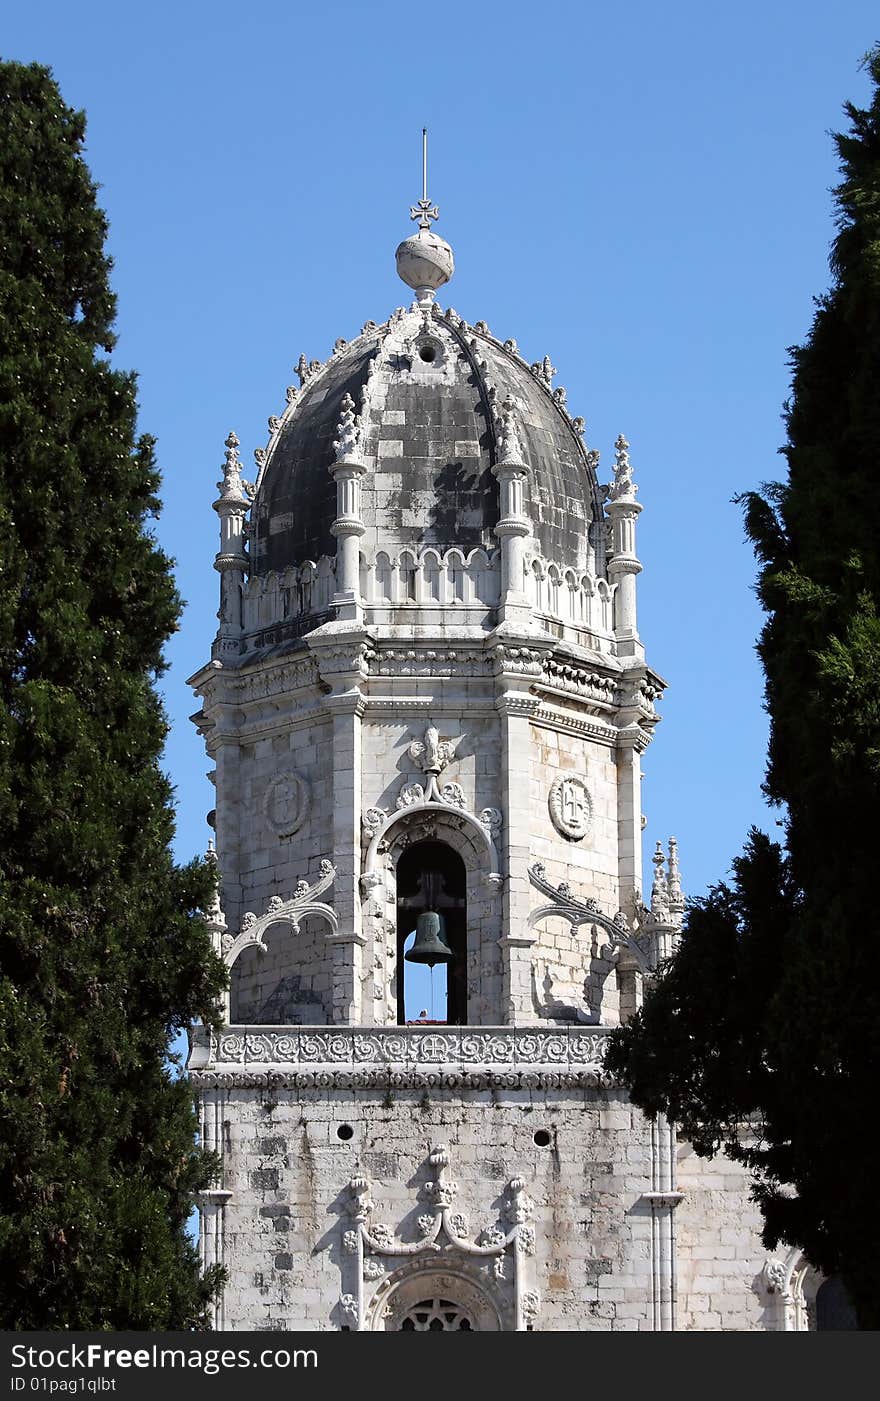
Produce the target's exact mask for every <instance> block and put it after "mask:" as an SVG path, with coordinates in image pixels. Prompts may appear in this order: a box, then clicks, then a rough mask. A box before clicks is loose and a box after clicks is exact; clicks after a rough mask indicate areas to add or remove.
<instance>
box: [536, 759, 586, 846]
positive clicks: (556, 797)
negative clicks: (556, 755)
mask: <svg viewBox="0 0 880 1401" xmlns="http://www.w3.org/2000/svg"><path fill="white" fill-rule="evenodd" d="M547 806H548V807H549V809H550V817H551V820H552V822H553V826H554V827H555V828H556V830H557V832H561V833H562V835H563V837H567V838H568V839H569V841H573V842H580V841H583V839H584V837H586V836H588V835H589V832H590V828H591V826H592V822H593V800H592V798H591V797H590V791H589V789H588V788H587V785H586V783H584V780H583V779H582V778H580V777H579V776H578V775H577V774H573V773H569V774H564V775H562V777H560V778H557V779H556V781H555V783H553V785H552V786H551V788H550V794H549V797H548V799H547Z"/></svg>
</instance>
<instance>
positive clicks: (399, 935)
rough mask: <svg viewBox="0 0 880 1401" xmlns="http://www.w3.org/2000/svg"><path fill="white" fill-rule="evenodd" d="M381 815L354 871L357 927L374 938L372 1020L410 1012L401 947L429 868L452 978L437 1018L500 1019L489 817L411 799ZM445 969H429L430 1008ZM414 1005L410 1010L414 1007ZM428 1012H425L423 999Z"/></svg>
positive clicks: (496, 879) (497, 907)
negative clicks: (360, 868) (360, 902)
mask: <svg viewBox="0 0 880 1401" xmlns="http://www.w3.org/2000/svg"><path fill="white" fill-rule="evenodd" d="M372 811H374V812H375V811H376V810H375V809H374V810H372ZM381 819H382V825H381V829H380V830H375V831H374V832H373V833H372V834H370V835H371V836H372V840H371V842H370V845H369V848H368V851H367V858H366V862H365V865H366V871H365V873H364V875H363V876H362V878H361V885H362V889H363V892H364V896H365V900H364V931H365V933H366V934H367V937H368V939H369V940H371V942H372V945H373V958H372V960H371V964H372V969H373V979H372V999H373V1008H372V1020H373V1022H374V1023H375V1024H377V1025H389V1024H394V1023H400V1022H401V1021H405V1020H407V1015H406V1013H407V1008H406V1001H405V986H406V973H405V966H406V965H405V964H404V960H403V948H404V944H405V943H406V938H407V936H408V934H409V933H410V932H411V931H412V930H413V929H414V928H415V924H416V916H417V915H418V913H419V909H417V908H416V905H417V904H418V902H419V900H420V898H421V896H420V894H419V888H420V886H422V887H424V884H425V876H426V875H427V874H428V873H430V872H432V871H433V872H436V873H437V875H438V876H439V885H440V890H439V903H440V906H441V909H440V912H441V913H442V914H443V916H444V919H445V920H446V921H447V930H448V933H449V936H451V937H450V945H451V947H452V948H453V951H454V952H455V953H456V954H457V959H456V962H455V963H454V964H453V965H452V969H451V974H450V976H449V986H450V990H451V999H450V1003H449V1005H448V1007H447V1009H446V1010H445V1012H444V1013H443V1015H442V1016H441V1018H438V1019H443V1018H444V1017H445V1019H446V1020H448V1021H450V1022H455V1023H460V1024H464V1023H467V1024H468V1025H471V1026H497V1025H498V1024H499V1023H500V1022H501V1021H502V1020H503V1016H502V962H501V949H500V947H499V943H498V941H499V938H500V936H501V901H500V899H499V891H500V886H501V878H500V876H499V875H498V871H497V854H496V851H495V844H494V841H493V838H492V833H491V832H490V830H489V827H488V825H487V824H486V823H484V822H481V821H479V820H478V819H477V818H475V817H473V816H472V815H471V814H469V813H467V812H464V811H462V810H461V809H460V808H458V807H455V806H452V805H447V804H445V803H438V802H431V803H418V804H416V805H413V806H412V807H411V808H409V809H405V810H403V811H398V812H396V813H395V814H394V815H393V816H391V817H387V815H386V814H385V813H382V814H381ZM429 883H430V882H429ZM420 908H426V906H425V905H422V906H421V907H420ZM367 966H368V967H369V966H370V963H368V964H367ZM438 974H439V977H438ZM444 977H445V975H444V974H443V972H442V970H441V969H440V967H439V965H438V966H437V967H436V968H435V970H434V980H435V1007H437V1008H439V1007H441V1005H442V1004H441V1001H440V999H439V998H437V994H436V989H437V988H440V987H442V986H443V979H444ZM422 1006H423V1007H424V1006H425V1004H424V1003H423V1004H422ZM409 1010H410V1012H411V1011H412V1005H411V1004H410V1009H409ZM420 1010H421V1008H416V1009H415V1011H416V1014H417V1013H418V1011H420ZM427 1010H428V1012H429V1015H430V1007H428V1009H427ZM364 1011H365V1012H366V1011H367V1008H366V1006H365V1007H364ZM409 1019H410V1020H412V1019H413V1018H412V1016H410V1017H409Z"/></svg>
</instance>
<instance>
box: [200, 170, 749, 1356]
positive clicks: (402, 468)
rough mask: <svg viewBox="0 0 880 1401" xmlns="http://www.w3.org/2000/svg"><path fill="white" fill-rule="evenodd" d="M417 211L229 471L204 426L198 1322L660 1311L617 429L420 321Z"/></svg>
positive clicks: (662, 1178)
mask: <svg viewBox="0 0 880 1401" xmlns="http://www.w3.org/2000/svg"><path fill="white" fill-rule="evenodd" d="M437 214H438V211H437V209H436V207H435V206H434V205H433V204H432V203H431V201H430V200H429V199H428V195H427V184H426V182H425V183H423V190H422V199H421V200H420V201H419V202H418V203H417V204H416V206H415V207H414V208H413V210H412V216H413V218H414V219H415V220H416V221H417V224H418V228H417V231H416V233H415V234H414V235H412V236H411V237H409V238H407V239H405V240H404V242H403V243H401V245H400V247H399V248H398V250H397V269H398V272H399V275H400V277H401V278H402V279H403V281H404V282H405V283H406V284H407V286H408V287H409V288H410V289H411V290H412V292H413V300H412V302H411V304H410V305H408V306H407V307H400V308H398V309H397V310H396V311H394V312H393V313H392V314H391V315H390V317H388V319H387V320H386V321H384V322H383V323H381V324H377V323H375V322H373V321H367V322H366V323H365V325H364V326H363V327H362V329H361V331H360V332H359V334H358V335H356V336H355V337H354V338H353V339H352V340H350V341H347V340H344V339H341V338H340V339H338V340H337V341H336V342H335V345H334V347H333V352H332V354H331V355H330V357H329V359H328V360H327V361H326V362H321V361H318V360H308V359H307V358H306V356H304V355H303V356H301V357H300V359H299V363H298V365H297V376H298V381H299V383H298V384H297V385H294V386H291V387H290V388H288V389H287V392H286V405H285V407H284V409H283V411H282V412H281V413H280V414H279V415H277V416H276V415H273V416H272V417H271V418H270V419H269V435H270V436H269V441H268V445H267V446H266V447H265V448H261V449H258V450H257V452H256V453H255V458H256V480H255V483H254V485H253V486H251V485H249V484H248V483H247V482H246V481H245V480H244V478H243V475H242V467H241V463H240V460H239V443H238V439H237V438H236V436H235V434H234V433H231V434H230V435H229V437H228V438H227V440H226V457H225V463H224V467H223V479H222V481H221V483H220V487H219V492H220V494H219V497H218V499H217V500H216V502H215V503H214V505H215V510H216V511H217V513H218V515H219V517H220V526H221V542H220V551H219V553H218V555H217V559H216V562H215V563H216V568H217V570H218V571H219V573H220V582H221V602H220V613H219V619H220V623H219V629H218V633H217V637H216V640H215V642H214V647H213V651H212V659H211V660H210V661H209V662H208V663H207V665H205V666H204V667H203V668H202V669H201V670H200V671H198V672H197V673H196V675H195V676H194V677H193V678H192V683H191V684H192V685H193V686H194V688H195V690H196V692H197V694H198V695H199V697H200V699H201V709H200V711H199V713H198V715H196V716H195V717H194V718H195V720H196V723H197V724H198V726H199V728H200V730H201V732H202V734H203V735H204V737H205V742H206V745H207V749H208V752H209V754H210V756H211V759H212V761H213V763H214V765H215V770H214V780H215V783H216V794H217V802H216V848H217V861H218V866H219V875H220V890H221V897H220V902H219V904H218V907H217V908H216V909H215V910H214V912H213V913H212V916H211V928H212V931H213V933H214V937H215V939H216V942H217V947H218V949H219V950H220V952H221V953H222V954H223V956H224V958H225V960H226V962H227V964H228V965H229V968H230V978H231V985H230V991H229V998H228V1006H227V1008H226V1013H225V1016H226V1024H225V1025H224V1026H223V1028H222V1030H221V1031H220V1032H219V1033H218V1034H211V1035H208V1034H206V1033H205V1032H204V1031H202V1030H198V1029H197V1030H196V1032H195V1033H194V1037H193V1046H192V1053H191V1056H190V1061H189V1069H190V1073H191V1076H192V1080H193V1083H194V1086H195V1087H196V1089H197V1091H198V1093H199V1096H200V1101H201V1105H202V1124H203V1134H204V1141H205V1143H206V1145H207V1146H208V1147H210V1148H214V1149H216V1150H217V1151H218V1152H219V1153H220V1154H221V1156H222V1160H223V1176H222V1180H221V1182H220V1183H219V1184H218V1186H217V1187H216V1188H215V1189H214V1190H213V1191H212V1192H209V1193H206V1194H205V1196H204V1200H203V1204H202V1249H203V1255H204V1259H205V1262H206V1264H210V1263H213V1262H214V1261H218V1262H221V1263H223V1264H224V1265H225V1266H226V1269H227V1271H228V1274H229V1283H228V1285H227V1287H226V1290H225V1294H224V1297H223V1299H222V1301H221V1303H220V1304H219V1305H218V1311H217V1324H218V1326H223V1327H227V1328H233V1329H235V1328H240V1329H251V1328H267V1329H299V1328H306V1329H319V1330H321V1329H350V1330H392V1331H393V1330H398V1329H400V1330H407V1331H409V1330H416V1331H418V1330H423V1331H438V1330H440V1331H451V1330H457V1329H463V1330H480V1329H493V1330H511V1331H514V1330H522V1331H528V1330H554V1329H555V1330H560V1329H561V1330H566V1329H584V1328H597V1329H608V1328H661V1329H662V1328H671V1327H672V1326H674V1323H675V1309H676V1284H675V1281H676V1269H677V1264H676V1261H677V1260H678V1261H679V1265H680V1264H681V1258H683V1257H681V1251H680V1249H679V1247H678V1246H677V1244H676V1212H677V1210H678V1209H679V1203H680V1202H681V1200H682V1193H681V1191H680V1190H679V1187H678V1184H677V1183H676V1179H675V1143H674V1139H673V1135H672V1133H671V1131H670V1130H669V1128H668V1127H667V1126H666V1125H664V1124H663V1123H659V1124H654V1125H651V1124H649V1123H648V1122H647V1121H645V1120H644V1119H642V1117H641V1116H640V1115H639V1114H638V1113H637V1112H636V1111H634V1110H633V1109H631V1108H630V1106H629V1105H628V1103H627V1099H626V1095H625V1093H624V1092H623V1091H622V1090H621V1089H620V1088H619V1087H617V1086H615V1085H613V1084H610V1083H609V1082H608V1081H607V1079H606V1078H605V1077H604V1076H603V1072H602V1054H603V1044H604V1040H605V1037H606V1035H607V1031H608V1029H609V1028H610V1027H613V1026H615V1025H617V1024H618V1023H619V1022H620V1020H621V1019H623V1018H626V1017H628V1016H630V1015H631V1014H632V1013H633V1012H634V1010H635V1009H636V1008H637V1007H638V1005H639V1001H640V998H641V995H642V987H643V983H644V979H645V978H646V977H650V975H651V971H652V969H654V968H655V967H656V964H657V962H658V960H659V959H660V958H662V957H663V956H665V955H666V954H667V953H669V952H670V951H671V948H672V945H673V941H674V938H675V933H676V929H677V927H678V925H679V922H680V919H681V913H682V910H683V905H684V902H683V897H682V892H681V882H680V877H679V868H678V857H677V851H676V847H675V843H674V841H673V842H670V843H669V846H668V850H664V848H663V847H662V846H661V845H660V844H659V843H658V845H657V850H656V854H655V857H654V876H653V885H652V891H651V893H650V895H649V896H648V898H647V901H646V900H645V899H644V898H643V886H642V869H641V828H642V817H641V801H640V761H641V755H642V754H643V752H644V750H645V748H646V747H647V745H648V744H649V742H650V740H651V736H652V732H653V729H654V726H655V724H656V721H657V715H656V712H655V708H654V703H655V700H656V699H657V697H658V696H659V695H660V693H661V692H662V690H663V688H664V682H663V680H662V679H661V678H660V676H659V675H658V674H657V673H656V672H655V671H654V670H653V669H652V668H651V667H650V666H649V665H648V663H647V661H646V659H645V651H644V647H643V645H642V642H641V639H640V636H639V631H638V621H637V607H636V603H637V579H638V574H639V571H640V569H641V565H640V563H639V559H638V555H637V551H636V527H637V521H638V516H639V512H640V510H641V505H640V503H639V502H638V501H637V499H636V490H637V489H636V486H635V484H634V480H633V468H632V464H631V461H630V456H629V445H628V444H627V442H626V440H625V439H624V438H623V437H619V438H618V439H617V443H616V446H615V453H614V458H613V468H612V471H611V474H610V483H609V484H608V485H600V482H599V454H598V452H597V451H596V450H595V449H594V448H592V447H590V446H588V445H587V443H586V441H585V424H584V420H583V419H582V418H580V417H576V416H572V415H571V413H570V411H569V407H568V404H567V400H566V392H565V390H564V389H562V388H559V387H558V386H557V385H556V383H555V376H556V370H555V368H554V366H553V364H552V363H551V360H550V358H549V357H548V356H544V357H543V358H541V359H539V360H537V361H536V362H534V363H530V362H529V361H528V360H526V359H525V358H524V357H523V356H522V354H521V353H520V351H519V348H518V346H517V344H516V341H515V340H513V339H502V338H499V337H496V336H494V335H493V334H492V332H491V331H490V330H489V327H488V326H487V324H486V322H485V321H479V320H478V321H476V322H475V323H474V324H468V323H467V322H466V321H465V320H464V319H463V318H462V317H461V316H459V315H458V314H457V313H456V312H455V311H454V310H452V309H451V308H449V309H447V310H445V311H442V310H441V309H440V308H439V307H438V305H437V303H436V295H437V293H438V291H439V290H440V289H441V288H442V287H444V286H445V284H446V283H447V282H448V281H449V279H450V278H451V276H452V273H453V267H454V263H453V255H452V250H451V248H450V247H449V245H448V243H446V242H445V241H444V240H443V239H441V238H440V237H439V236H438V235H437V234H436V233H434V232H433V229H432V224H433V222H434V221H435V220H436V217H437ZM426 970H430V971H427V972H426ZM420 978H421V982H420V981H419V979H420ZM432 1000H433V1005H432ZM707 1171H708V1169H707ZM725 1171H726V1172H727V1173H728V1178H729V1173H730V1171H731V1169H730V1168H729V1166H728V1167H726V1168H725ZM707 1190H708V1189H707ZM704 1195H705V1194H704ZM699 1200H700V1198H699V1192H697V1194H696V1197H695V1201H697V1202H699ZM743 1201H745V1197H743ZM741 1205H742V1203H738V1206H737V1210H739V1209H740V1207H741ZM701 1209H702V1208H699V1207H697V1208H695V1212H696V1214H695V1215H694V1221H693V1222H691V1223H690V1224H689V1225H688V1230H689V1231H690V1232H691V1234H692V1235H693V1236H694V1239H695V1240H697V1241H698V1242H699V1240H700V1239H704V1237H701V1236H700V1235H699V1231H700V1229H701V1228H700V1227H699V1226H698V1225H697V1224H694V1223H696V1222H698V1220H699V1219H701V1218H700V1217H699V1211H700V1210H701ZM752 1215H753V1216H754V1212H753V1213H752ZM712 1229H713V1230H714V1227H713V1228H712ZM743 1229H744V1231H745V1238H747V1239H748V1240H749V1241H750V1242H753V1237H752V1236H751V1235H750V1234H749V1232H750V1229H751V1228H750V1226H748V1225H746V1226H745V1227H744V1228H743ZM719 1232H720V1227H719V1229H718V1231H716V1235H717V1236H718V1239H719V1241H720V1234H719ZM710 1234H711V1233H710ZM712 1239H715V1237H714V1236H713V1237H712ZM749 1268H751V1267H750V1266H749ZM745 1271H746V1267H745V1266H743V1280H745ZM737 1288H740V1286H739V1285H738V1286H737ZM745 1288H746V1285H745V1283H743V1284H742V1287H741V1291H740V1292H742V1290H745ZM689 1316H690V1315H688V1317H689Z"/></svg>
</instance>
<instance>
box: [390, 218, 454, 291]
mask: <svg viewBox="0 0 880 1401" xmlns="http://www.w3.org/2000/svg"><path fill="white" fill-rule="evenodd" d="M395 258H396V261H397V275H398V277H400V278H401V279H402V281H404V282H405V283H406V285H407V287H412V289H413V291H415V292H416V293H417V294H418V297H419V300H420V301H431V300H433V297H434V293H435V292H436V291H437V290H438V288H440V287H442V286H443V284H444V283H445V282H448V281H449V279H450V278H451V277H452V274H453V273H454V272H455V260H454V258H453V256H452V249H451V248H450V246H449V244H448V243H447V242H446V241H445V239H442V238H440V237H439V236H438V235H437V234H435V233H432V232H431V230H430V229H419V231H418V233H416V234H413V235H412V237H411V238H405V239H404V240H403V243H401V244H400V246H399V247H398V249H397V252H396V254H395Z"/></svg>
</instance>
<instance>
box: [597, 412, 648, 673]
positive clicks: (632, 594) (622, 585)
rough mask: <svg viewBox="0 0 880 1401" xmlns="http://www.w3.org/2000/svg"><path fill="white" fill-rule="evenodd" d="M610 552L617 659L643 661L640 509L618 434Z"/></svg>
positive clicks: (609, 508) (623, 442)
mask: <svg viewBox="0 0 880 1401" xmlns="http://www.w3.org/2000/svg"><path fill="white" fill-rule="evenodd" d="M606 509H607V511H608V515H609V517H610V520H611V539H612V551H611V558H610V560H609V561H608V577H609V579H611V580H612V582H613V583H614V584H616V585H617V588H616V591H615V595H614V635H615V639H616V641H617V652H618V656H621V657H624V656H634V657H644V649H643V647H642V644H641V641H640V639H639V633H638V624H637V621H636V577H637V576H638V575H639V574H640V573H641V571H642V566H641V562H640V560H639V557H638V555H637V553H636V521H637V520H638V518H639V513H640V511H641V509H642V508H641V505H640V503H639V502H638V501H637V500H636V487H635V486H634V484H633V469H632V463H631V462H630V460H629V443H628V442H627V441H626V438H625V437H624V436H623V434H622V433H621V434H619V436H618V438H617V441H616V442H615V444H614V480H613V481H612V483H611V486H610V488H609V490H608V505H607V508H606Z"/></svg>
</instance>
